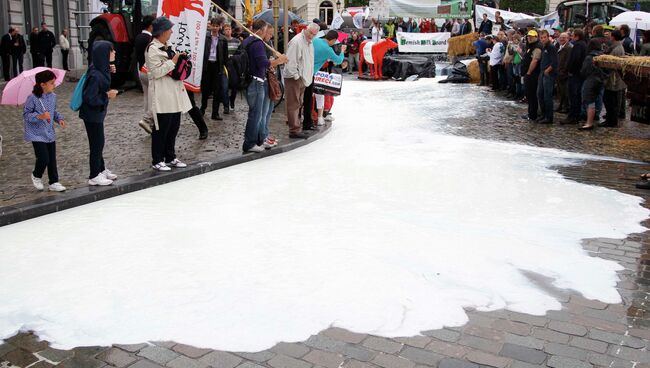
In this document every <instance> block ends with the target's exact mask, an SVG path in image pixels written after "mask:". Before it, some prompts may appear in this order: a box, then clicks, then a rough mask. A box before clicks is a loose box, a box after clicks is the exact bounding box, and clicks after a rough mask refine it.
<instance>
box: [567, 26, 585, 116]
mask: <svg viewBox="0 0 650 368" xmlns="http://www.w3.org/2000/svg"><path fill="white" fill-rule="evenodd" d="M584 38H585V34H584V32H583V31H582V30H581V29H576V30H575V31H574V32H573V47H572V48H571V53H570V54H569V60H568V62H567V73H568V76H569V79H568V89H569V115H568V116H567V118H566V119H565V120H564V121H563V122H562V123H563V124H577V123H578V120H580V114H581V111H582V85H583V83H584V79H583V78H582V75H581V73H580V70H581V69H582V64H583V62H584V60H585V57H586V56H587V43H586V42H585V40H584Z"/></svg>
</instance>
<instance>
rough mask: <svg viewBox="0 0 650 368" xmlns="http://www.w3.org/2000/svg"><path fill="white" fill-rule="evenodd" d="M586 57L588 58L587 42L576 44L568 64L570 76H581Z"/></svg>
mask: <svg viewBox="0 0 650 368" xmlns="http://www.w3.org/2000/svg"><path fill="white" fill-rule="evenodd" d="M585 57H587V44H586V43H585V41H578V42H576V43H574V44H573V48H572V49H571V53H570V54H569V61H568V62H567V72H568V73H569V76H580V69H582V63H583V62H584V61H585Z"/></svg>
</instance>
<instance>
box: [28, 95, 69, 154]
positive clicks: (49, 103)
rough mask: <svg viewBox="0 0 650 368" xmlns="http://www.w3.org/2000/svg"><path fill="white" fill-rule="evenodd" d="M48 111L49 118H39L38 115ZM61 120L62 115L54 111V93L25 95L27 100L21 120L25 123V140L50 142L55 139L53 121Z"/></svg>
mask: <svg viewBox="0 0 650 368" xmlns="http://www.w3.org/2000/svg"><path fill="white" fill-rule="evenodd" d="M45 111H49V113H50V116H51V117H52V118H51V119H50V120H51V121H49V122H48V121H47V120H41V119H39V118H37V116H38V115H40V114H42V113H44V112H45ZM61 120H63V116H61V114H59V112H58V111H56V95H55V94H54V93H45V94H43V96H41V98H38V97H36V95H34V94H31V95H29V97H27V102H25V106H24V107H23V122H24V123H25V135H24V137H25V140H26V141H27V142H45V143H52V142H54V141H56V133H55V132H54V122H57V123H58V122H59V121H61Z"/></svg>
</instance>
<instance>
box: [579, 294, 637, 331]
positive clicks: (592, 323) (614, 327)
mask: <svg viewBox="0 0 650 368" xmlns="http://www.w3.org/2000/svg"><path fill="white" fill-rule="evenodd" d="M623 291H624V290H619V294H623ZM571 322H573V323H577V324H579V325H582V326H587V327H590V328H592V327H595V328H598V329H601V330H605V331H611V332H618V333H624V332H625V331H627V330H628V327H627V325H625V324H623V323H616V322H610V321H606V320H603V319H600V318H593V317H589V316H584V315H580V316H573V317H572V318H571Z"/></svg>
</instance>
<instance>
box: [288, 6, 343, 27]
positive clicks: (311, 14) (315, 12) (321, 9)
mask: <svg viewBox="0 0 650 368" xmlns="http://www.w3.org/2000/svg"><path fill="white" fill-rule="evenodd" d="M288 5H289V9H293V12H294V13H296V15H298V16H299V17H300V18H302V19H304V20H306V21H309V22H310V21H312V20H313V19H314V18H318V19H320V20H321V21H323V22H325V23H327V24H331V23H332V19H333V18H334V14H336V11H337V0H293V1H291V0H290V2H289V4H288ZM338 7H339V8H340V10H343V9H344V8H345V2H344V1H341V0H339V1H338Z"/></svg>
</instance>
